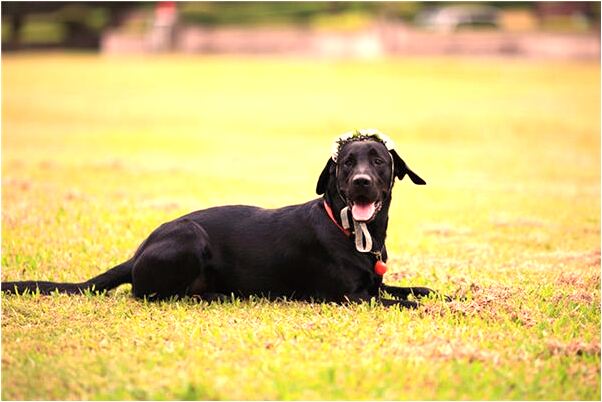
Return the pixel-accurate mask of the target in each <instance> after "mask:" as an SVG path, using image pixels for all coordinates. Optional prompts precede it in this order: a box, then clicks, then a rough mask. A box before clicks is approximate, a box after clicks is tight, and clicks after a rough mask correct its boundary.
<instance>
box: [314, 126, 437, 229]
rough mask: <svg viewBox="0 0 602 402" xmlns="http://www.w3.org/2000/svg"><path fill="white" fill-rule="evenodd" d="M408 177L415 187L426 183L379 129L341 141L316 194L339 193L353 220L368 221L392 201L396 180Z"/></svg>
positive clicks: (356, 133) (349, 135)
mask: <svg viewBox="0 0 602 402" xmlns="http://www.w3.org/2000/svg"><path fill="white" fill-rule="evenodd" d="M405 175H408V176H409V177H410V180H412V182H414V183H415V184H426V183H425V181H424V180H422V178H420V176H418V175H417V174H416V173H414V172H413V171H412V170H410V168H408V166H407V165H406V163H405V162H404V161H403V159H401V158H400V157H399V155H398V154H397V152H396V151H395V145H394V143H393V141H391V139H389V138H388V137H387V136H385V135H384V134H382V133H380V132H378V131H377V130H358V131H355V132H352V133H346V134H343V135H342V136H340V137H339V138H337V140H336V141H335V143H334V145H333V150H332V157H331V158H330V159H329V160H328V162H327V163H326V166H325V167H324V170H322V173H321V174H320V178H319V179H318V184H317V187H316V192H317V193H318V194H324V193H325V192H327V191H328V190H329V189H330V190H331V191H333V192H335V193H336V192H338V194H339V195H340V197H341V198H342V199H343V200H344V201H345V203H346V204H347V206H349V209H350V210H351V214H352V216H353V219H354V220H356V221H358V222H368V221H371V220H373V219H374V218H375V216H376V215H377V214H378V212H379V211H380V209H381V208H382V206H383V202H385V201H386V200H388V199H389V198H390V196H391V190H392V188H393V182H394V181H395V177H397V178H398V179H400V180H401V179H403V178H404V176H405Z"/></svg>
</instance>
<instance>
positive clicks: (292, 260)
mask: <svg viewBox="0 0 602 402" xmlns="http://www.w3.org/2000/svg"><path fill="white" fill-rule="evenodd" d="M405 175H408V176H409V178H410V179H411V180H412V182H414V183H415V184H425V182H424V180H422V179H421V178H420V177H419V176H418V175H416V174H415V173H414V172H412V171H411V170H410V169H409V168H408V166H407V165H406V164H405V162H404V161H403V160H402V159H401V158H400V157H399V155H398V154H397V152H396V151H395V150H394V149H393V146H392V141H391V140H390V139H388V138H387V137H386V136H384V135H383V134H382V133H379V132H378V131H376V130H360V131H356V132H355V133H353V134H347V135H345V136H342V137H340V138H339V140H338V141H337V142H336V144H335V146H334V151H333V157H332V158H331V159H329V160H328V163H327V164H326V166H325V167H324V170H323V171H322V173H321V174H320V178H319V180H318V184H317V189H316V191H317V193H318V194H320V195H322V194H323V197H320V198H318V199H315V200H312V201H309V202H307V203H305V204H301V205H293V206H288V207H284V208H280V209H273V210H266V209H261V208H257V207H250V206H242V205H236V206H224V207H216V208H209V209H205V210H202V211H197V212H193V213H191V214H188V215H185V216H183V217H181V218H178V219H176V220H174V221H171V222H168V223H165V224H163V225H161V226H160V227H159V228H157V229H156V230H155V231H154V232H152V233H151V235H150V236H149V237H148V238H147V239H146V240H145V241H144V242H143V243H142V244H141V245H140V247H139V248H138V250H137V251H136V253H135V254H134V256H133V257H132V258H131V259H129V260H128V261H126V262H124V263H122V264H119V265H117V266H116V267H114V268H112V269H110V270H108V271H107V272H105V273H103V274H101V275H99V276H97V277H95V278H92V279H90V280H88V281H86V282H82V283H55V282H43V281H23V282H3V283H2V291H3V292H9V293H10V292H18V293H22V292H24V291H26V290H28V291H32V292H35V291H36V289H38V290H39V292H40V293H41V294H49V293H51V292H53V291H55V290H56V291H59V292H64V293H80V292H83V291H85V290H91V291H105V290H109V289H113V288H115V287H117V286H119V285H121V284H124V283H131V284H132V291H133V294H134V296H135V297H138V298H147V299H149V300H161V299H167V298H170V297H174V296H177V297H182V296H196V297H200V298H201V299H203V300H208V301H211V300H216V299H224V298H226V297H228V295H231V294H234V295H236V296H240V297H248V296H250V295H258V296H263V297H268V298H280V297H286V298H289V299H293V300H314V301H325V302H336V303H341V302H347V301H351V302H362V301H369V300H371V299H372V298H375V299H376V300H378V301H379V302H381V303H382V304H384V305H400V306H404V307H416V306H417V303H416V302H414V301H410V300H407V299H408V296H409V295H414V296H418V297H422V296H426V295H429V294H431V293H434V292H433V291H432V290H430V289H428V288H416V287H411V288H402V287H393V286H386V285H385V284H383V283H382V275H383V274H384V270H385V269H386V266H385V265H384V262H386V260H387V251H386V248H385V236H386V231H387V225H388V210H389V206H390V203H391V190H392V188H393V182H394V180H395V177H397V178H398V179H400V180H401V179H403V177H404V176H405ZM352 225H353V227H352ZM382 292H387V293H388V294H390V295H391V296H393V297H394V299H384V298H383V297H381V293H382Z"/></svg>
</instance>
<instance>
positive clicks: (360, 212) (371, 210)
mask: <svg viewBox="0 0 602 402" xmlns="http://www.w3.org/2000/svg"><path fill="white" fill-rule="evenodd" d="M381 207H382V203H381V202H380V201H369V200H367V199H362V198H360V199H357V200H355V201H351V206H350V208H351V215H352V216H353V219H354V220H355V221H357V222H368V221H371V220H372V219H374V217H375V216H376V214H377V213H378V211H380V209H381Z"/></svg>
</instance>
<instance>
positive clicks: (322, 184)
mask: <svg viewBox="0 0 602 402" xmlns="http://www.w3.org/2000/svg"><path fill="white" fill-rule="evenodd" d="M333 166H334V162H333V160H332V159H331V158H329V159H328V162H326V166H324V169H323V170H322V173H320V178H319V179H318V184H317V185H316V193H318V195H322V194H324V193H325V192H326V187H327V186H328V179H329V178H330V170H331V169H332V167H333Z"/></svg>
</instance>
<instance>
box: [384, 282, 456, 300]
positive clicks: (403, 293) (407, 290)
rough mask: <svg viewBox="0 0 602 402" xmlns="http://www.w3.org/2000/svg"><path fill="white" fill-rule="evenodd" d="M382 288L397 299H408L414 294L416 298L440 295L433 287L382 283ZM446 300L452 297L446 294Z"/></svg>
mask: <svg viewBox="0 0 602 402" xmlns="http://www.w3.org/2000/svg"><path fill="white" fill-rule="evenodd" d="M380 290H381V291H383V292H387V293H389V294H390V295H391V296H393V297H395V298H396V299H401V300H408V297H409V296H410V295H411V296H414V297H415V298H422V297H428V296H431V295H434V296H437V297H438V296H440V294H439V292H436V291H434V290H433V289H429V288H423V287H399V286H388V285H385V284H382V285H381V286H380ZM444 298H445V301H450V300H451V299H450V297H448V296H444Z"/></svg>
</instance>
